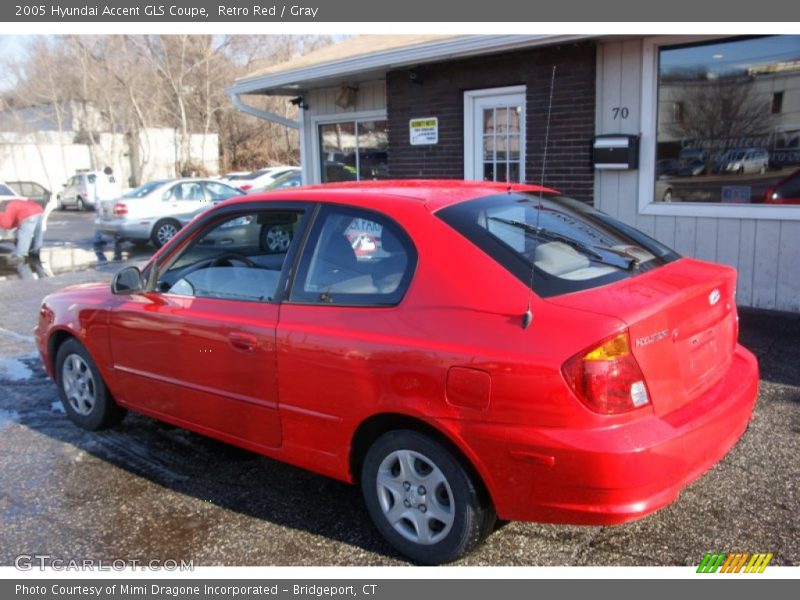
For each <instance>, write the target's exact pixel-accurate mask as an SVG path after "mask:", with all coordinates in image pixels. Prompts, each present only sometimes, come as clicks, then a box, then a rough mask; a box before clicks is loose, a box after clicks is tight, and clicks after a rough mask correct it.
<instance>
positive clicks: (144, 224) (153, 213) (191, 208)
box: [95, 178, 244, 248]
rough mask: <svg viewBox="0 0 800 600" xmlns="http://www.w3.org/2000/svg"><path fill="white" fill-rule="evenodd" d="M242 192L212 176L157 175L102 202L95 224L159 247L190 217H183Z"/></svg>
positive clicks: (100, 228)
mask: <svg viewBox="0 0 800 600" xmlns="http://www.w3.org/2000/svg"><path fill="white" fill-rule="evenodd" d="M243 194H244V192H242V191H241V190H238V189H236V188H234V187H232V186H230V185H227V184H224V183H221V182H219V181H215V180H213V179H196V178H184V179H158V180H155V181H151V182H149V183H146V184H144V185H142V186H140V187H138V188H135V189H133V190H131V191H129V192H127V193H125V194H123V195H122V196H121V197H120V198H118V199H116V200H106V201H104V202H102V203H101V207H100V211H99V214H98V216H97V220H96V221H95V224H96V226H97V228H98V229H99V230H100V231H101V232H103V233H104V234H107V235H112V236H114V235H116V236H118V237H119V238H120V239H123V240H130V241H132V242H139V243H147V242H148V241H150V242H152V243H153V245H154V246H155V247H156V248H160V247H161V246H163V245H164V244H166V243H167V242H168V241H169V240H171V239H172V237H173V236H174V235H175V234H176V233H178V230H179V229H180V228H181V227H182V226H183V225H184V224H185V223H187V222H188V221H189V218H185V217H187V216H189V215H193V214H194V213H197V212H198V211H202V210H204V209H206V208H208V207H210V206H213V205H214V204H217V203H219V202H222V201H223V200H227V199H228V198H233V197H234V196H242V195H243Z"/></svg>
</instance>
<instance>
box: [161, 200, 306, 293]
mask: <svg viewBox="0 0 800 600" xmlns="http://www.w3.org/2000/svg"><path fill="white" fill-rule="evenodd" d="M302 217H303V212H302V211H300V210H264V211H257V212H252V213H248V214H236V215H232V216H228V217H226V218H224V219H223V220H222V221H219V222H217V223H215V224H214V225H212V226H211V227H210V228H208V229H206V230H205V231H203V232H201V233H200V234H199V235H197V236H195V238H194V239H193V241H192V242H190V243H189V245H188V246H187V247H186V248H184V249H183V251H182V252H181V253H180V255H179V256H178V258H177V259H176V260H175V261H174V262H173V263H172V264H171V265H170V266H169V268H168V269H167V270H166V271H165V272H163V273H161V274H160V275H159V279H158V283H157V290H158V291H160V292H163V293H167V294H174V295H179V296H192V297H196V298H215V299H219V300H240V301H241V300H244V301H251V302H271V301H273V300H274V299H275V298H276V292H277V290H278V282H279V280H280V277H281V272H282V271H283V268H284V264H285V262H286V257H287V255H288V253H289V249H290V248H291V246H292V241H293V240H294V239H295V234H296V233H297V231H298V229H299V226H300V222H301V220H302Z"/></svg>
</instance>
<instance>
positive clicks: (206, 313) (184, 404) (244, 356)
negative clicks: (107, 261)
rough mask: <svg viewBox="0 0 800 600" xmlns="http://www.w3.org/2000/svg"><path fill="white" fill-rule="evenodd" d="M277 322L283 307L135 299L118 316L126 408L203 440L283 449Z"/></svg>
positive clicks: (116, 351) (114, 345) (114, 339)
mask: <svg viewBox="0 0 800 600" xmlns="http://www.w3.org/2000/svg"><path fill="white" fill-rule="evenodd" d="M277 320H278V305H276V304H265V303H255V302H241V301H231V300H220V299H215V298H191V297H182V296H178V295H173V294H169V293H164V294H155V293H150V294H145V295H143V296H134V297H131V298H129V299H127V301H126V302H124V303H122V304H121V305H120V306H119V307H118V308H117V309H116V310H115V311H114V312H113V314H112V316H111V327H112V335H111V352H112V356H113V360H114V369H115V371H116V372H117V373H118V379H119V381H120V382H121V384H122V387H123V394H124V399H125V401H126V402H128V403H130V404H132V405H134V406H135V407H136V408H137V409H139V410H141V411H143V412H146V413H150V414H152V415H153V416H156V417H159V418H164V419H165V420H168V421H173V422H175V423H177V424H180V425H183V426H186V427H189V428H192V429H196V430H198V431H200V432H202V433H206V434H209V435H214V436H216V437H220V438H223V439H225V438H235V439H239V440H243V441H246V442H249V443H251V444H255V445H257V446H262V447H268V448H275V447H278V446H280V444H281V428H280V419H279V417H278V411H277V400H278V397H277V385H276V378H275V327H276V325H277Z"/></svg>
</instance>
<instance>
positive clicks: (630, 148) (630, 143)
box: [592, 133, 639, 169]
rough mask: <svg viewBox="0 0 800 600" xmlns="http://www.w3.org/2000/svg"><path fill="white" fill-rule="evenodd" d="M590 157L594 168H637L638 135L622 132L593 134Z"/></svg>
mask: <svg viewBox="0 0 800 600" xmlns="http://www.w3.org/2000/svg"><path fill="white" fill-rule="evenodd" d="M592 158H593V161H594V168H595V169H638V168H639V136H638V135H628V134H624V133H621V134H608V135H598V136H595V138H594V149H593V152H592Z"/></svg>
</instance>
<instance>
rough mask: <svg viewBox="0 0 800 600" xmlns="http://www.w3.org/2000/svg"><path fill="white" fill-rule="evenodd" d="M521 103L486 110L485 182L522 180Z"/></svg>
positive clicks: (484, 138)
mask: <svg viewBox="0 0 800 600" xmlns="http://www.w3.org/2000/svg"><path fill="white" fill-rule="evenodd" d="M521 114H522V107H521V106H493V107H491V108H485V109H483V179H484V181H520V175H521V172H522V168H521V167H522V159H521V154H520V135H521V132H520V115H521Z"/></svg>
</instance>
